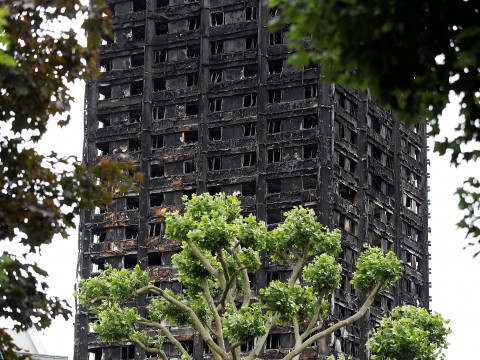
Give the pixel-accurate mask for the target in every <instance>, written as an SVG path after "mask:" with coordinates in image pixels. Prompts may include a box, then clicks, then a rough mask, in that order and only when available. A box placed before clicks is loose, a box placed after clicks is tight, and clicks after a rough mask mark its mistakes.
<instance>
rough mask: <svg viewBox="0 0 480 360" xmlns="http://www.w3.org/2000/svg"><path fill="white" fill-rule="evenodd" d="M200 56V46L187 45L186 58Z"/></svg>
mask: <svg viewBox="0 0 480 360" xmlns="http://www.w3.org/2000/svg"><path fill="white" fill-rule="evenodd" d="M199 56H200V45H197V44H195V45H188V46H187V58H189V59H193V58H197V57H199Z"/></svg>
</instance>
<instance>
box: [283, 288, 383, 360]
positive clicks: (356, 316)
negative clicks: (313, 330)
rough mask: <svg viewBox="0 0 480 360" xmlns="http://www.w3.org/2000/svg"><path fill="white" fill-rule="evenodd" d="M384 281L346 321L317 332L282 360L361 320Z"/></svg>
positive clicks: (292, 356)
mask: <svg viewBox="0 0 480 360" xmlns="http://www.w3.org/2000/svg"><path fill="white" fill-rule="evenodd" d="M384 283H385V282H384V281H380V282H378V283H377V284H376V285H375V287H374V288H373V290H372V292H371V293H370V295H368V297H367V300H365V303H364V304H363V305H362V307H361V308H360V309H359V310H358V312H357V313H355V314H353V315H352V316H350V317H349V318H347V319H344V320H342V321H339V322H338V323H336V324H334V325H332V326H330V327H329V328H328V329H325V330H324V331H322V332H319V333H318V334H315V335H314V336H312V337H311V338H309V339H307V340H306V341H305V342H304V343H302V344H301V345H300V346H298V347H297V346H296V347H295V349H293V350H292V351H291V352H290V353H288V355H286V356H285V357H284V358H283V360H291V359H293V358H294V357H295V356H297V355H299V354H301V353H302V351H304V350H305V349H306V348H307V347H309V346H310V345H312V344H313V343H314V342H315V341H317V340H320V339H322V338H324V337H325V336H327V335H330V334H331V333H333V332H335V331H336V330H338V329H341V328H342V327H345V326H347V325H350V324H352V323H354V322H355V321H358V320H359V319H360V318H362V317H363V316H364V315H365V313H366V312H367V310H368V309H369V308H370V305H372V303H373V300H374V299H375V296H376V295H377V294H378V293H379V292H380V289H381V288H382V286H383V285H384Z"/></svg>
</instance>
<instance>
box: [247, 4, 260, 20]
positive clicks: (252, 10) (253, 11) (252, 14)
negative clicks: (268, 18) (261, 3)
mask: <svg viewBox="0 0 480 360" xmlns="http://www.w3.org/2000/svg"><path fill="white" fill-rule="evenodd" d="M256 19H257V7H255V6H250V7H247V8H246V9H245V20H246V21H252V20H256Z"/></svg>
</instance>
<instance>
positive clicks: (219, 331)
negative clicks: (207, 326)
mask: <svg viewBox="0 0 480 360" xmlns="http://www.w3.org/2000/svg"><path fill="white" fill-rule="evenodd" d="M202 287H203V295H204V296H205V300H207V304H208V307H209V308H210V310H211V311H212V314H213V318H214V319H215V326H216V328H217V341H218V345H219V346H220V347H221V348H222V349H223V350H225V351H226V348H225V341H224V339H223V329H222V320H221V319H220V315H219V314H218V311H217V307H216V306H215V302H214V301H213V298H212V294H211V293H210V288H209V286H208V279H207V278H206V277H203V278H202Z"/></svg>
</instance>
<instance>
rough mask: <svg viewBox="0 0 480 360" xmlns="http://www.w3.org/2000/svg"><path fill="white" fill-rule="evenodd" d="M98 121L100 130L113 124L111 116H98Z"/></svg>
mask: <svg viewBox="0 0 480 360" xmlns="http://www.w3.org/2000/svg"><path fill="white" fill-rule="evenodd" d="M97 120H98V128H100V129H101V128H106V127H109V126H110V125H111V124H112V123H111V121H110V116H102V115H97Z"/></svg>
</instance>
